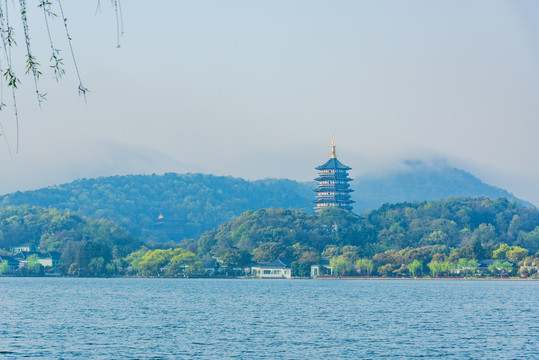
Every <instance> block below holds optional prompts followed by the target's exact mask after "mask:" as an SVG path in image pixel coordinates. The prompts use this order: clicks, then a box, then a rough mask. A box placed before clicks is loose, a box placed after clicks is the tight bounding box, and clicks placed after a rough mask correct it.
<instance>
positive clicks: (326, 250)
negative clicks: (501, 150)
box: [187, 198, 539, 264]
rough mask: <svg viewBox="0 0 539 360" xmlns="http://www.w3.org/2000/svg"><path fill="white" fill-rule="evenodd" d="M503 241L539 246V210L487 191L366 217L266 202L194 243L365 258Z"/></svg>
mask: <svg viewBox="0 0 539 360" xmlns="http://www.w3.org/2000/svg"><path fill="white" fill-rule="evenodd" d="M500 244H507V245H508V246H515V245H518V246H520V247H522V248H525V249H527V250H528V251H529V252H530V253H532V254H534V253H536V252H537V251H538V250H539V211H538V210H537V209H536V208H527V207H523V206H520V205H518V204H517V203H516V202H509V201H508V200H506V199H500V200H489V199H486V198H475V199H472V198H450V199H447V200H441V201H431V202H416V203H401V204H395V205H385V206H382V207H381V208H379V209H377V210H374V211H370V212H367V213H366V214H365V217H359V216H357V215H354V214H351V213H349V212H346V211H343V210H339V209H336V208H329V209H327V210H324V211H322V212H320V213H318V214H307V213H305V212H304V211H301V210H267V209H261V210H258V211H255V212H252V211H249V212H246V213H244V214H242V215H241V216H240V217H238V218H236V219H235V220H233V221H231V222H227V223H224V224H222V225H221V226H219V227H218V228H217V229H214V230H211V231H209V232H207V233H205V234H203V235H202V237H201V238H200V240H199V241H198V243H196V244H187V245H188V246H190V250H192V251H198V254H199V255H200V256H202V257H215V256H217V257H222V256H224V257H229V256H232V255H231V254H235V256H236V257H238V256H239V255H240V254H241V253H248V254H251V255H253V257H254V259H255V261H271V260H274V259H276V258H278V257H279V258H282V259H286V260H289V261H300V262H301V261H305V262H314V261H316V259H319V258H320V257H325V258H332V257H334V256H337V255H339V254H342V253H345V252H352V253H354V257H355V258H360V257H372V256H373V255H375V254H380V253H384V252H385V251H400V250H403V249H407V248H427V249H430V250H429V252H430V253H431V254H430V256H431V257H432V256H434V255H435V254H436V253H439V254H440V257H442V256H443V257H448V256H449V255H450V253H451V252H452V251H456V255H455V256H456V257H457V259H458V258H459V257H465V258H468V259H476V260H481V259H486V258H490V257H491V256H492V254H493V251H494V250H495V249H496V248H497V247H498V246H499V245H500ZM194 246H196V248H195V247H194ZM429 261H430V260H429ZM423 262H424V261H423ZM425 264H426V262H425Z"/></svg>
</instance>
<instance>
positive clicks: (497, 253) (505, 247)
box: [492, 244, 511, 260]
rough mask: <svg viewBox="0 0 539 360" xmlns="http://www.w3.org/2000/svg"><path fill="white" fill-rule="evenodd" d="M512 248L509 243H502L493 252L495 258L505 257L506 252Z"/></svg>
mask: <svg viewBox="0 0 539 360" xmlns="http://www.w3.org/2000/svg"><path fill="white" fill-rule="evenodd" d="M509 250H511V247H510V246H509V245H507V244H500V246H499V247H498V248H497V249H496V250H494V251H493V252H492V257H493V258H494V259H502V260H503V259H505V254H506V253H507V252H508V251H509Z"/></svg>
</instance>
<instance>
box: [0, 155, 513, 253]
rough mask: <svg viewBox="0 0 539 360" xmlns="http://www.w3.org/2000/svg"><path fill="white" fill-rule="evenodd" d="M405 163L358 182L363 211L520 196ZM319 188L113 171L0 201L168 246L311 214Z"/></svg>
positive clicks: (455, 173)
mask: <svg viewBox="0 0 539 360" xmlns="http://www.w3.org/2000/svg"><path fill="white" fill-rule="evenodd" d="M405 165H406V166H405V167H404V168H403V169H401V170H400V171H397V172H392V173H388V174H386V175H384V176H376V177H371V176H368V175H364V176H362V177H360V178H359V179H356V180H355V181H353V182H352V188H354V189H355V192H353V193H352V198H353V199H354V200H356V203H355V204H354V212H356V213H358V214H359V213H362V212H363V211H364V210H367V209H375V208H378V207H379V206H381V205H382V204H383V203H397V202H404V201H410V200H434V199H441V198H448V197H450V196H470V197H476V196H481V195H482V196H486V197H489V198H492V199H497V198H499V197H505V198H509V199H514V198H512V197H511V195H510V194H509V193H507V191H505V190H502V189H498V188H495V187H492V186H489V185H486V184H484V183H482V182H481V181H480V180H479V179H477V178H475V177H473V176H472V175H470V174H469V173H466V172H464V171H462V170H458V169H454V168H451V167H449V166H447V165H446V164H445V163H442V164H426V163H423V162H407V163H406V164H405ZM314 176H315V172H314V171H313V177H314ZM315 186H316V185H315V184H314V183H301V182H296V181H292V180H284V179H280V180H278V179H266V180H258V181H247V180H243V179H238V178H233V177H224V176H213V175H203V174H174V173H168V174H164V175H128V176H112V177H101V178H96V179H82V180H77V181H74V182H71V183H68V184H64V185H59V186H53V187H48V188H44V189H39V190H35V191H24V192H16V193H13V194H8V195H4V196H1V197H0V206H1V207H6V206H21V205H30V206H40V207H45V208H56V209H59V210H62V211H63V210H66V211H71V212H73V213H76V214H78V215H81V216H87V217H90V218H93V219H107V220H110V221H114V222H116V223H117V224H119V225H120V226H122V227H124V228H126V229H127V230H128V231H130V232H131V233H132V234H134V235H136V236H137V237H138V238H139V239H140V240H141V241H144V242H149V243H164V242H168V241H173V242H179V241H180V240H182V239H185V238H191V239H198V238H199V237H200V235H202V234H203V233H204V232H205V231H208V230H211V229H213V228H216V227H217V226H219V225H221V224H222V223H224V222H226V221H230V220H232V219H234V218H235V217H237V216H239V215H241V214H242V213H243V212H245V211H248V210H253V211H255V210H258V209H263V208H276V209H278V208H284V209H303V210H305V211H306V212H307V213H311V212H312V211H313V208H312V206H313V204H312V200H314V197H315V194H314V193H313V191H312V189H313V188H315ZM159 215H162V216H163V219H164V221H163V222H164V226H160V224H159V222H158V217H159ZM167 221H168V223H167ZM174 227H176V229H172V228H174ZM167 230H168V231H167ZM173 230H175V231H173Z"/></svg>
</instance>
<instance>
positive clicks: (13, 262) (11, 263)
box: [0, 255, 19, 266]
mask: <svg viewBox="0 0 539 360" xmlns="http://www.w3.org/2000/svg"><path fill="white" fill-rule="evenodd" d="M4 261H7V264H8V265H9V266H16V265H19V262H18V261H17V260H15V259H14V258H12V257H11V256H5V255H1V256H0V263H2V262H4Z"/></svg>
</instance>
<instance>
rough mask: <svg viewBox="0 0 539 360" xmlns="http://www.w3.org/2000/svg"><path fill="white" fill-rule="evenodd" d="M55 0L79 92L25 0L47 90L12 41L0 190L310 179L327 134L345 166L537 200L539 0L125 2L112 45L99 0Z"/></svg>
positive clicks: (62, 43)
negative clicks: (441, 166) (54, 60)
mask: <svg viewBox="0 0 539 360" xmlns="http://www.w3.org/2000/svg"><path fill="white" fill-rule="evenodd" d="M8 3H9V4H14V3H12V2H8ZM98 3H99V4H100V6H99V8H98ZM62 4H63V9H64V12H65V15H66V17H67V19H68V25H69V31H70V35H71V37H72V39H73V42H72V45H73V48H74V52H75V56H76V60H77V65H78V68H79V70H80V75H81V77H82V81H83V83H84V85H85V86H86V87H87V88H88V89H89V90H90V93H89V94H88V99H87V100H88V101H87V104H85V102H84V100H83V99H82V98H81V97H79V95H78V93H77V84H78V83H77V80H76V73H75V71H74V67H73V62H72V60H71V55H70V52H69V47H68V46H69V44H68V43H67V41H66V36H65V33H63V31H64V28H63V25H62V23H61V22H60V21H59V20H51V23H50V28H51V35H52V38H53V41H54V43H55V45H54V46H55V47H58V48H60V49H62V52H61V54H62V56H63V59H64V64H65V68H66V72H67V74H66V76H65V77H64V78H63V79H62V80H60V81H59V82H56V81H55V80H54V79H52V76H51V74H50V71H49V70H48V68H47V67H48V59H49V57H50V45H49V42H48V38H47V31H46V27H45V24H44V20H43V18H44V17H43V14H42V13H40V12H39V9H37V8H36V7H35V4H34V5H32V8H31V9H29V12H28V13H29V21H28V22H29V31H30V37H31V45H32V50H33V53H34V55H35V56H36V57H37V59H38V62H40V64H41V68H42V72H43V75H42V76H41V77H40V81H39V87H40V90H41V91H42V92H46V93H47V96H46V97H47V100H46V101H45V102H43V104H42V107H41V109H40V108H39V106H38V105H37V101H36V99H35V93H34V89H33V80H32V77H31V76H28V75H24V58H23V54H24V53H23V51H24V49H25V46H24V40H23V39H22V38H19V40H18V46H17V48H16V49H14V50H13V59H14V64H15V65H14V67H15V71H16V72H18V73H19V74H20V77H21V80H22V83H21V85H20V86H19V89H18V91H17V103H18V109H19V125H20V143H19V152H18V153H16V152H15V143H16V136H15V119H14V115H13V108H12V107H11V106H10V105H11V102H10V101H11V94H10V93H9V92H8V90H9V89H6V87H5V86H4V94H3V97H4V98H3V102H4V103H6V104H7V105H8V106H7V107H6V108H4V110H2V111H1V112H0V121H1V122H2V125H3V127H4V136H3V139H4V140H8V143H9V148H10V149H11V156H10V150H9V149H8V147H7V146H6V144H5V142H4V143H1V142H0V161H1V162H2V164H3V166H2V175H3V176H2V181H0V193H8V192H12V191H17V190H26V189H34V188H39V187H44V186H48V185H54V184H59V183H65V182H69V181H72V180H74V179H76V178H81V177H86V178H89V177H97V176H108V175H122V174H131V173H134V174H145V173H163V172H179V173H183V172H203V173H211V174H217V175H232V176H238V177H243V178H246V179H260V178H268V177H275V178H290V179H296V180H301V181H308V180H312V179H313V178H314V177H315V175H316V171H315V170H314V167H315V166H317V165H320V164H322V163H323V162H325V161H326V160H327V158H329V155H330V151H331V139H332V134H335V140H336V143H337V154H338V157H339V159H340V160H341V161H342V162H344V163H345V164H347V165H349V166H351V167H352V168H353V170H352V177H357V176H359V175H361V174H363V173H374V172H380V171H385V170H388V169H391V168H394V167H396V166H398V164H399V162H400V161H402V160H404V159H435V158H436V159H437V158H441V159H447V160H448V161H449V163H450V164H451V165H453V166H456V167H458V168H462V169H464V170H467V171H469V172H471V173H472V174H474V175H476V176H478V177H479V178H481V179H482V180H483V181H485V182H487V183H489V184H492V185H495V186H499V187H502V188H505V189H507V190H508V191H510V192H512V193H514V194H515V195H516V196H517V197H520V198H522V199H524V200H527V201H530V202H532V203H534V204H535V205H539V186H537V184H539V141H538V135H537V134H539V121H538V115H539V101H538V99H539V16H537V14H538V13H539V2H537V1H534V0H529V1H496V0H484V1H482V0H477V1H467V0H466V1H459V0H455V1H432V0H424V1H414V0H411V1H398V0H394V1H391V0H384V1H356V0H350V1H345V0H341V1H317V0H305V1H296V0H294V1H290V0H286V1H285V0H282V1H281V0H271V1H269V0H268V1H247V0H244V1H235V0H228V1H222V0H215V1H206V0H198V1H178V0H174V1H172V0H170V1H169V0H162V1H156V2H149V1H142V0H130V1H123V2H122V3H121V5H122V7H121V10H122V11H121V12H122V18H121V21H120V23H122V24H123V36H122V37H121V38H120V47H119V48H117V22H116V20H115V11H114V9H113V8H112V7H111V4H110V2H108V1H100V2H98V1H84V2H82V1H66V0H64V1H63V2H62ZM12 6H14V5H12ZM56 6H57V3H56V1H53V8H52V11H55V12H59V11H58V8H57V7H56ZM15 15H16V14H15V13H13V12H11V17H10V20H12V22H13V24H14V26H15V29H16V33H17V34H18V35H20V34H22V28H21V26H20V21H18V22H16V21H15V20H16V19H15ZM58 18H59V19H61V16H59V17H58ZM4 63H5V60H4V59H3V58H2V66H4ZM0 140H1V139H0Z"/></svg>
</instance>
